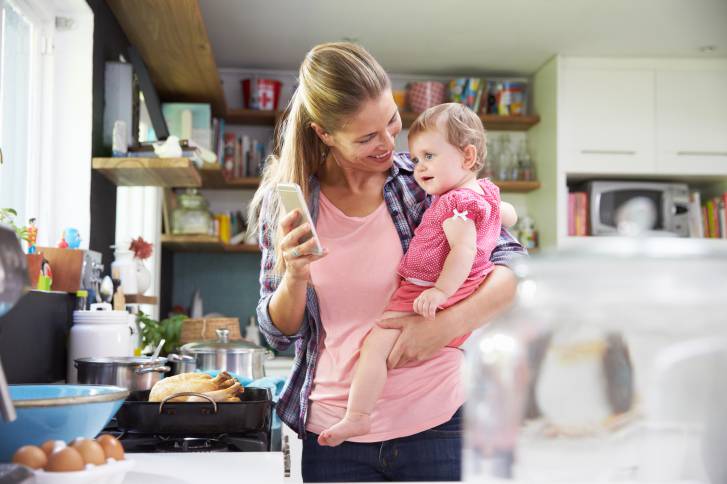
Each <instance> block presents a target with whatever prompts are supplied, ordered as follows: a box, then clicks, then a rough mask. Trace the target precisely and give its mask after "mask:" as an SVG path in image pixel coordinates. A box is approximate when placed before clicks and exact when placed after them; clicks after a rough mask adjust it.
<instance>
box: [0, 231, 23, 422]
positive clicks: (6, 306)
mask: <svg viewBox="0 0 727 484" xmlns="http://www.w3.org/2000/svg"><path fill="white" fill-rule="evenodd" d="M26 264H27V263H26V259H25V254H23V250H22V248H21V247H20V242H18V237H17V236H16V235H15V231H13V230H11V229H10V228H9V227H6V226H5V225H0V318H1V317H2V316H3V315H4V314H5V313H7V312H8V311H10V308H12V307H13V306H14V305H15V303H16V302H17V301H18V299H20V298H21V296H22V295H23V294H25V292H26V291H27V289H28V269H27V267H26ZM0 416H2V418H3V420H5V421H7V422H12V421H14V420H15V418H16V413H15V409H14V408H13V402H12V400H11V398H10V394H9V392H8V382H7V381H6V380H5V372H4V371H3V366H2V361H0Z"/></svg>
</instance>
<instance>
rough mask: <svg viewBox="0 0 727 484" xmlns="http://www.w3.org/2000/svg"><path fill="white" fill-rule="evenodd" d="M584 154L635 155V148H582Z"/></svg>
mask: <svg viewBox="0 0 727 484" xmlns="http://www.w3.org/2000/svg"><path fill="white" fill-rule="evenodd" d="M581 153H582V154H584V155H635V154H636V152H635V151H633V150H581Z"/></svg>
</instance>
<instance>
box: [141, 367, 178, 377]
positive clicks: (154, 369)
mask: <svg viewBox="0 0 727 484" xmlns="http://www.w3.org/2000/svg"><path fill="white" fill-rule="evenodd" d="M135 371H136V374H137V375H143V374H145V373H151V372H157V373H166V372H168V371H171V368H169V367H168V366H151V367H149V368H137V369H136V370H135Z"/></svg>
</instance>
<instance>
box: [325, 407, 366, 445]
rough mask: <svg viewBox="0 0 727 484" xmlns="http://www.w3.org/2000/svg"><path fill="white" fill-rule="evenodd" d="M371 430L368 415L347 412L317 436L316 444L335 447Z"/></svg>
mask: <svg viewBox="0 0 727 484" xmlns="http://www.w3.org/2000/svg"><path fill="white" fill-rule="evenodd" d="M370 428H371V422H370V421H369V415H368V414H366V413H358V412H347V413H346V416H345V417H343V420H341V421H340V422H338V423H337V424H336V425H334V426H332V427H331V428H329V429H326V430H324V431H323V432H321V435H319V436H318V444H319V445H326V446H330V447H335V446H337V445H340V444H341V443H342V442H343V441H344V440H346V439H350V438H351V437H356V436H359V435H364V434H366V433H368V431H369V429H370Z"/></svg>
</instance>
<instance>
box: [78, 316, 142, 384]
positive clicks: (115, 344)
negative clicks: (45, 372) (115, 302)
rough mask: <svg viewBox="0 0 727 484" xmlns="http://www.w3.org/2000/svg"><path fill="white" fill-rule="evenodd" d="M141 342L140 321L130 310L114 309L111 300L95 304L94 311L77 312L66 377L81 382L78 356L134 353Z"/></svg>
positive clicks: (126, 354)
mask: <svg viewBox="0 0 727 484" xmlns="http://www.w3.org/2000/svg"><path fill="white" fill-rule="evenodd" d="M137 341H138V338H137V328H136V324H135V322H134V319H133V317H130V315H129V313H127V312H126V311H112V310H111V305H109V304H108V303H102V304H92V305H91V310H90V311H74V312H73V326H72V327H71V336H70V341H69V345H68V366H67V371H66V380H67V381H68V383H76V382H77V378H76V368H75V365H74V360H76V359H77V358H89V357H104V356H133V354H134V347H135V345H136V344H137Z"/></svg>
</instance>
